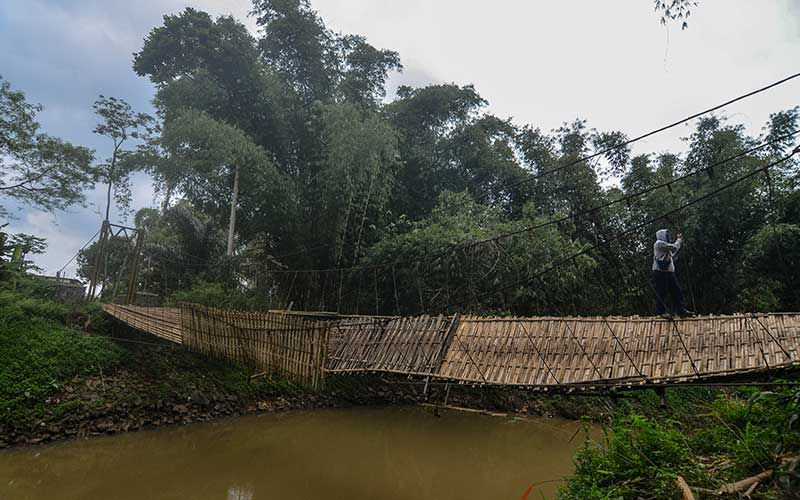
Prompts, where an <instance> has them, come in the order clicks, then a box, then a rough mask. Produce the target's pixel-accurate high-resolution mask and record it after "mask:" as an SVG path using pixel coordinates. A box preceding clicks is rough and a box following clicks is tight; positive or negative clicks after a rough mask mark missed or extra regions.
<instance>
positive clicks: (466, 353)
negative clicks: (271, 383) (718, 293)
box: [104, 304, 800, 390]
mask: <svg viewBox="0 0 800 500" xmlns="http://www.w3.org/2000/svg"><path fill="white" fill-rule="evenodd" d="M104 308H105V311H106V312H107V313H108V314H109V315H111V316H112V317H114V318H116V319H117V320H119V321H121V322H123V323H125V324H126V325H128V326H130V327H132V328H134V329H136V330H138V331H140V332H144V333H146V334H150V335H153V336H156V337H159V338H161V339H164V340H167V341H169V342H172V343H175V344H179V345H183V346H185V347H186V348H188V349H191V350H194V351H197V352H200V353H203V354H207V355H211V356H216V357H221V358H225V359H229V360H231V361H235V362H239V363H242V364H245V365H247V366H250V367H252V369H253V370H254V371H255V372H257V373H276V374H281V375H283V376H285V377H287V378H289V379H290V380H293V381H295V382H297V383H300V384H304V385H307V386H309V387H312V388H320V387H322V385H323V383H324V380H325V377H326V376H329V375H333V374H358V373H390V374H399V375H408V376H412V377H424V378H426V380H439V381H443V382H448V383H455V384H480V385H494V386H509V387H525V388H538V389H553V390H556V389H570V388H581V387H638V386H648V387H649V386H659V385H666V384H674V383H686V384H692V383H707V382H708V381H712V380H713V381H720V380H722V379H733V378H739V377H740V376H746V375H752V374H758V373H764V372H770V371H774V370H777V369H782V368H787V367H790V366H792V365H796V364H798V363H800V314H795V313H782V314H736V315H727V316H702V317H693V318H685V319H673V320H667V319H663V318H661V317H563V318H559V317H531V318H497V317H476V316H461V315H458V314H455V315H452V316H446V315H440V316H418V317H369V316H353V317H344V318H334V319H330V320H325V319H321V318H323V317H324V316H325V315H324V314H320V313H306V314H302V313H291V312H284V311H271V312H264V313H260V312H240V311H226V310H218V309H213V308H208V307H204V306H197V305H191V304H184V305H182V306H181V308H158V307H139V306H122V305H106V306H105V307H104Z"/></svg>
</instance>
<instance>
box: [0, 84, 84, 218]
mask: <svg viewBox="0 0 800 500" xmlns="http://www.w3.org/2000/svg"><path fill="white" fill-rule="evenodd" d="M41 110H42V107H41V106H38V105H34V104H30V103H29V102H27V101H26V99H25V94H24V93H23V92H20V91H15V90H12V89H11V85H10V84H9V83H8V82H7V81H5V80H2V78H0V197H6V198H10V199H13V200H16V201H18V202H21V203H24V204H27V205H29V206H33V207H38V208H42V209H45V210H58V209H64V208H66V207H68V206H70V205H73V204H80V203H83V202H84V201H85V196H84V189H85V188H87V187H88V186H89V185H90V183H91V169H90V166H91V162H92V160H93V152H92V151H91V150H89V149H87V148H84V147H80V146H73V145H72V144H70V143H68V142H65V141H62V140H61V139H57V138H55V137H52V136H49V135H47V134H44V133H42V132H40V128H41V126H40V124H39V123H38V122H37V121H36V114H37V113H38V112H39V111H41ZM3 215H7V211H6V209H5V208H4V207H3V206H0V216H3Z"/></svg>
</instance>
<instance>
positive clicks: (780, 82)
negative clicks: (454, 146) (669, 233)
mask: <svg viewBox="0 0 800 500" xmlns="http://www.w3.org/2000/svg"><path fill="white" fill-rule="evenodd" d="M798 77H800V73H794V74H792V75H789V76H787V77H785V78H782V79H780V80H778V81H776V82H773V83H770V84H769V85H766V86H764V87H761V88H758V89H756V90H753V91H750V92H748V93H746V94H742V95H740V96H737V97H734V98H733V99H729V100H727V101H725V102H723V103H721V104H717V105H715V106H712V107H710V108H707V109H705V110H703V111H699V112H697V113H694V114H692V115H690V116H687V117H685V118H682V119H680V120H677V121H674V122H672V123H670V124H668V125H664V126H662V127H660V128H657V129H655V130H651V131H650V132H647V133H644V134H641V135H639V136H636V137H634V138H632V139H628V140H626V141H623V142H620V143H617V144H614V145H612V146H609V147H607V148H605V149H602V150H600V151H596V152H594V153H592V154H590V155H586V156H582V157H581V158H578V159H576V160H572V161H570V162H568V163H566V164H564V165H561V166H559V167H556V168H554V169H551V170H545V171H542V172H539V173H536V174H533V175H531V176H530V177H527V178H525V179H522V180H520V181H517V182H514V183H511V184H505V183H503V184H501V185H500V186H499V190H500V191H507V190H508V189H511V188H515V187H519V186H521V185H524V184H527V183H529V182H533V181H535V180H537V179H540V178H542V177H545V176H548V175H551V174H554V173H557V172H561V171H563V170H566V169H568V168H571V167H574V166H576V165H579V164H581V163H583V162H586V161H589V160H592V159H595V158H599V157H601V156H604V155H606V154H608V153H611V152H613V151H616V150H618V149H622V148H624V147H627V146H630V145H631V144H634V143H636V142H639V141H641V140H643V139H647V138H648V137H652V136H654V135H656V134H659V133H661V132H664V131H666V130H669V129H672V128H675V127H677V126H678V125H681V124H683V123H686V122H688V121H691V120H693V119H695V118H699V117H701V116H703V115H706V114H708V113H713V112H714V111H718V110H720V109H722V108H724V107H726V106H729V105H731V104H734V103H736V102H739V101H742V100H744V99H747V98H749V97H752V96H754V95H757V94H760V93H762V92H766V91H767V90H770V89H773V88H775V87H778V86H780V85H783V84H784V83H787V82H789V81H791V80H794V79H795V78H798ZM488 196H489V193H484V194H482V195H478V196H477V197H475V198H473V201H480V200H482V199H484V198H486V197H488ZM464 204H466V202H463V203H460V204H456V205H455V206H456V207H459V206H463V205H464ZM320 247H321V246H316V247H314V249H318V248H320ZM300 253H307V251H299V252H295V253H292V254H290V255H297V254H300ZM355 268H356V267H351V268H336V269H308V270H302V269H298V270H291V271H287V272H295V271H296V272H311V271H331V270H340V269H355Z"/></svg>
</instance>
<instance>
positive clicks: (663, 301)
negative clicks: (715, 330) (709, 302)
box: [653, 229, 694, 318]
mask: <svg viewBox="0 0 800 500" xmlns="http://www.w3.org/2000/svg"><path fill="white" fill-rule="evenodd" d="M681 246H683V235H682V234H678V239H677V240H675V243H671V242H670V236H669V230H667V229H659V230H658V231H657V232H656V242H655V244H654V245H653V279H654V281H655V287H656V314H658V315H660V316H664V317H665V318H670V317H671V316H670V314H669V309H667V296H669V297H671V298H672V304H673V306H674V308H675V309H676V310H677V313H678V315H680V316H691V315H693V314H694V313H693V312H692V311H689V310H688V309H686V305H685V304H684V302H683V292H682V291H681V287H680V285H679V284H678V280H677V278H675V259H676V258H677V255H678V251H679V250H680V249H681Z"/></svg>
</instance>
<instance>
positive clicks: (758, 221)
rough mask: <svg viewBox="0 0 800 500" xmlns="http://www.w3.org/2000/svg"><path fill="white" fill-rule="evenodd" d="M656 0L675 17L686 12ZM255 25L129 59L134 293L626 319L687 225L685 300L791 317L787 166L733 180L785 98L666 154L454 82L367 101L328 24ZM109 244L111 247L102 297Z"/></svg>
mask: <svg viewBox="0 0 800 500" xmlns="http://www.w3.org/2000/svg"><path fill="white" fill-rule="evenodd" d="M656 4H657V5H656V6H657V9H658V10H659V11H660V12H661V13H662V15H664V16H666V17H667V18H669V19H673V18H674V20H683V19H685V16H686V15H688V9H689V8H691V7H692V6H693V4H694V2H656ZM253 16H254V17H255V19H256V22H257V24H258V26H259V31H258V34H257V35H253V34H251V33H250V32H248V30H247V29H246V28H245V27H244V25H243V24H242V23H241V22H239V21H238V20H236V19H234V18H232V17H229V16H223V17H219V18H216V19H214V18H212V17H211V16H210V15H208V14H206V13H204V12H201V11H198V10H195V9H191V8H189V9H186V10H185V11H183V12H182V13H179V14H175V15H167V16H165V17H164V23H163V25H161V26H158V27H156V28H154V29H153V30H152V31H151V32H150V34H149V35H148V36H147V38H146V39H145V41H144V44H143V47H142V49H141V50H140V51H139V52H138V53H136V54H135V56H134V61H133V67H134V70H135V71H136V72H137V73H138V74H140V75H142V76H145V77H148V78H149V79H150V80H151V81H152V83H153V84H154V85H155V87H156V89H157V92H156V97H155V104H156V108H157V112H158V117H159V121H160V124H159V125H158V127H150V126H149V125H148V131H152V132H153V133H152V134H149V135H148V137H147V138H146V139H145V140H144V141H143V142H142V143H141V144H139V145H138V147H137V149H136V151H130V152H129V154H125V155H124V162H123V166H124V167H125V168H130V169H133V168H140V169H145V170H146V171H148V172H150V173H151V174H152V175H153V177H154V179H155V180H156V182H157V185H158V189H159V193H160V194H161V195H162V208H161V210H160V211H156V210H153V209H146V210H144V211H142V212H141V213H140V214H138V215H137V217H136V223H137V224H139V225H140V227H142V228H144V229H146V231H147V234H148V237H147V245H146V250H145V254H144V258H143V260H142V263H143V272H142V273H141V274H140V277H141V279H140V282H139V286H140V288H141V289H144V290H146V291H148V292H152V293H155V294H158V295H159V296H161V297H163V298H168V297H170V296H171V295H173V294H174V293H181V292H182V291H185V290H188V289H189V288H192V287H194V288H195V289H197V290H203V289H209V288H208V285H209V284H214V286H217V287H221V288H222V289H223V290H226V292H227V293H228V294H231V296H234V295H235V294H239V295H241V296H242V297H246V300H247V303H249V304H251V305H254V306H263V307H275V306H279V307H287V306H289V305H292V306H293V307H294V308H306V309H332V310H342V311H357V312H377V313H380V314H387V313H419V312H423V311H427V312H438V311H444V310H473V311H483V312H489V311H492V312H513V313H519V314H534V313H539V314H545V313H556V314H566V313H575V314H605V313H616V314H627V313H639V314H646V313H648V312H650V311H651V308H652V288H651V284H650V277H649V267H650V259H651V256H650V253H651V250H650V248H651V245H652V241H653V239H654V234H655V231H656V230H657V229H659V228H662V227H666V228H669V229H670V230H671V231H672V233H673V234H676V233H678V232H682V233H683V234H684V235H685V236H686V243H687V244H686V249H685V250H684V251H683V252H682V255H681V256H680V259H679V264H678V273H679V279H680V280H681V281H682V282H683V285H684V288H685V289H686V290H685V291H686V293H687V296H688V299H689V306H690V307H691V308H694V309H696V310H698V311H701V312H714V313H721V312H729V311H733V310H755V309H760V310H793V309H797V308H798V307H800V303H799V302H798V301H799V300H800V297H798V295H797V293H796V288H795V287H793V286H792V283H793V282H794V281H795V280H796V278H797V276H796V272H795V271H794V270H796V269H798V268H800V267H799V266H800V261H798V259H800V254H798V250H797V249H798V248H799V245H798V244H800V241H798V238H800V210H798V209H797V207H798V206H800V203H799V202H798V197H797V195H796V194H795V192H796V188H797V182H798V171H797V162H796V161H795V160H794V159H790V160H788V161H785V162H783V163H781V164H780V165H778V166H775V167H773V168H771V169H770V170H769V173H768V174H766V173H762V174H758V175H751V176H749V177H747V178H746V179H743V180H740V178H742V177H743V176H747V175H748V174H750V173H752V172H754V171H756V170H757V169H759V168H762V167H764V166H765V165H767V164H770V163H772V162H775V161H777V160H780V159H782V158H784V157H785V156H787V155H789V154H790V153H791V152H792V148H793V146H794V143H795V140H794V135H792V134H793V132H794V131H795V129H796V127H797V121H798V110H797V109H796V108H795V109H790V110H786V111H781V112H778V113H775V114H773V115H772V117H771V119H770V121H769V123H767V124H766V126H765V128H764V131H765V132H764V133H763V134H762V135H761V136H759V137H752V136H749V135H748V134H747V133H745V131H744V129H743V128H742V127H740V126H738V125H732V124H728V123H727V122H726V120H725V118H724V117H722V116H714V115H707V116H704V117H703V118H701V119H699V120H697V121H696V122H695V123H694V129H693V131H692V132H691V134H690V135H689V136H688V137H687V138H686V139H687V150H686V152H684V153H683V154H672V153H664V152H662V153H659V154H642V155H638V156H633V155H632V153H631V147H630V146H629V145H627V144H626V142H627V137H626V136H625V134H623V133H621V132H618V131H597V130H594V129H591V128H590V127H589V126H588V124H587V123H586V122H585V121H583V120H580V119H576V120H573V121H571V122H566V123H564V125H563V126H562V127H559V128H558V129H556V130H554V131H552V132H549V133H548V132H546V131H542V130H540V129H538V128H535V127H533V126H530V125H519V124H517V123H514V122H513V121H512V120H510V119H504V118H502V117H497V116H494V115H492V114H491V113H489V112H487V111H486V108H485V106H486V105H487V102H486V100H485V99H483V98H482V97H481V96H480V94H479V93H478V91H477V89H475V88H474V87H473V86H470V85H465V86H459V85H455V84H439V85H431V86H427V87H422V88H410V87H400V88H399V89H397V91H396V93H395V95H394V96H393V97H392V98H391V99H388V100H387V99H386V94H387V91H386V82H387V79H388V77H389V75H390V74H391V72H393V71H397V70H401V69H402V66H401V63H400V58H399V55H398V54H397V53H396V52H393V51H391V50H382V49H378V48H375V47H373V46H371V45H370V44H369V43H368V42H367V40H366V39H365V38H363V37H361V36H356V35H346V34H339V33H335V32H333V31H331V30H330V29H329V28H327V26H326V25H325V23H324V22H323V20H322V19H321V18H320V17H319V15H318V14H317V13H316V12H315V11H314V10H313V9H312V8H311V6H310V4H309V2H308V1H307V0H293V1H283V0H281V1H278V0H256V1H255V2H254V7H253ZM762 142H770V144H769V145H768V146H765V147H756V146H758V145H760V144H761V143H762ZM586 157H590V159H585V158H586ZM712 167H713V168H712ZM235 179H238V182H235ZM730 183H734V184H733V185H731V186H728V184H730ZM723 188H724V189H723ZM717 191H719V192H717ZM705 196H708V199H705V200H704V201H703V202H702V203H695V200H697V199H698V198H702V197H705ZM234 200H236V202H235V203H234ZM232 205H233V206H232ZM226 235H230V236H231V237H232V239H231V240H230V242H229V245H228V247H227V248H228V250H226V245H225V241H226ZM129 244H130V242H128V241H119V242H112V243H111V244H110V247H111V248H112V249H116V250H114V251H115V252H116V256H115V255H110V256H107V257H106V259H107V261H108V262H109V263H114V265H109V264H106V263H104V264H103V266H104V269H103V270H101V271H103V272H101V275H102V276H103V277H104V285H105V287H104V288H105V289H106V294H107V295H108V293H109V292H110V291H111V290H113V289H114V288H115V285H114V283H115V281H119V280H121V281H122V282H123V283H124V282H125V280H126V275H125V273H126V272H127V271H124V270H123V271H119V269H120V268H121V267H122V268H124V267H125V266H124V265H123V263H124V261H125V255H126V254H125V252H126V251H127V250H126V249H127V248H129V246H130V245H129ZM96 251H97V249H96V248H93V247H90V248H89V249H87V250H86V251H85V252H84V254H83V255H82V256H81V259H80V263H81V266H80V274H81V275H82V276H84V277H88V276H90V275H91V273H92V269H91V268H92V266H93V265H94V263H95V260H94V258H93V257H92V255H93V252H96ZM112 253H114V252H112ZM105 267H108V268H109V269H112V270H116V273H117V275H115V274H114V272H113V271H106V270H105ZM128 267H130V266H128ZM212 288H213V287H212Z"/></svg>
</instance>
